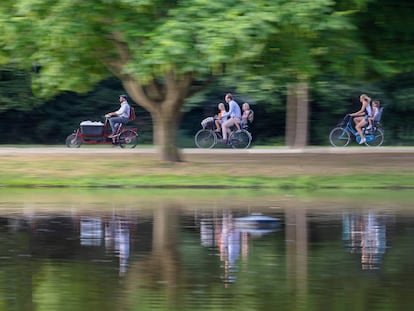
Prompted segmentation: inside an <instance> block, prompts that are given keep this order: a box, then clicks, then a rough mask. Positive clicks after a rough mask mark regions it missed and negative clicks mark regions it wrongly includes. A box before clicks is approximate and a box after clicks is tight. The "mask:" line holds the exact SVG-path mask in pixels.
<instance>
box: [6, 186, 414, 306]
mask: <svg viewBox="0 0 414 311" xmlns="http://www.w3.org/2000/svg"><path fill="white" fill-rule="evenodd" d="M0 194H1V196H0V310H88V311H90V310H100V311H103V310H412V306H413V305H414V208H413V206H412V197H411V194H409V193H407V192H402V194H401V195H400V194H397V195H395V193H380V194H379V195H377V196H374V197H372V198H368V199H365V200H364V199H358V198H352V197H353V196H352V195H345V196H342V197H339V198H338V197H335V196H331V195H330V194H328V195H326V196H321V195H319V194H318V195H313V194H310V195H309V194H307V195H305V196H302V195H300V196H297V195H295V194H293V195H292V194H277V195H272V194H269V193H265V194H255V195H253V194H249V195H246V194H241V193H238V192H230V193H229V192H226V193H225V194H224V193H217V192H212V191H210V192H208V191H207V192H203V191H199V192H197V193H191V191H190V192H185V193H174V194H173V193H172V192H168V191H163V190H159V192H155V193H150V194H148V193H147V194H144V193H143V192H139V191H137V192H134V191H129V192H126V191H122V190H107V191H96V192H88V193H86V194H85V193H76V192H75V193H74V192H70V191H69V192H67V191H65V192H59V191H56V190H55V191H54V192H52V193H50V192H48V191H47V190H30V191H26V192H19V193H11V194H10V193H8V192H6V191H2V192H0ZM410 197H411V199H410ZM393 198H394V199H393ZM252 215H254V216H255V217H258V216H261V217H262V216H263V217H271V221H269V222H266V223H257V222H251V221H246V219H245V218H244V217H247V216H252ZM267 219H269V218H267Z"/></svg>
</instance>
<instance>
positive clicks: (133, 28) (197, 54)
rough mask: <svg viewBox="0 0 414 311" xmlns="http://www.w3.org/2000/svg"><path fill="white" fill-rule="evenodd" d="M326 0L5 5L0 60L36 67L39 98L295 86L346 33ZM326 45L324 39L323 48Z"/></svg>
mask: <svg viewBox="0 0 414 311" xmlns="http://www.w3.org/2000/svg"><path fill="white" fill-rule="evenodd" d="M334 5H335V2H334V1H332V0H293V1H292V0H290V1H287V0H257V1H250V0H176V1H171V0H89V1H83V0H4V1H3V3H2V6H1V8H0V24H1V26H2V29H4V31H3V32H2V33H1V34H0V42H2V43H1V56H0V61H2V62H5V61H10V60H12V61H13V62H16V63H18V64H20V65H24V66H25V67H27V68H30V67H31V66H33V64H35V65H36V67H37V68H40V70H39V73H38V74H37V75H36V79H35V80H34V86H35V90H36V91H37V93H38V94H40V95H43V96H46V95H51V94H54V93H57V92H59V91H62V90H74V91H77V92H84V91H88V90H89V89H90V88H91V87H93V86H94V85H95V84H96V83H97V82H99V81H101V80H102V79H104V78H106V77H108V76H110V75H112V74H113V73H115V74H116V75H117V76H119V77H121V78H122V74H125V73H127V74H129V75H130V76H132V77H134V78H135V79H136V80H137V81H139V82H140V83H142V84H145V83H147V82H149V81H151V80H153V79H162V78H163V77H164V76H165V74H166V73H167V72H170V71H173V72H175V73H176V74H188V73H191V74H192V76H193V77H194V78H197V79H203V78H205V77H206V76H208V75H211V74H216V73H221V72H222V71H223V70H225V71H237V70H239V71H241V74H245V75H246V76H247V77H248V73H251V74H252V75H254V74H258V73H259V74H261V73H263V74H274V75H275V77H274V78H282V77H283V78H284V79H289V77H291V79H296V78H297V77H298V76H311V75H314V74H315V73H316V72H317V61H318V58H321V57H324V56H328V55H329V52H330V51H329V48H328V47H327V46H326V44H325V42H324V41H323V40H321V36H322V34H325V35H327V34H329V32H332V31H337V30H339V29H340V30H344V29H351V28H350V26H349V24H348V23H347V21H346V19H345V18H344V17H343V15H341V14H337V13H336V12H335V11H334ZM328 41H329V40H327V42H328Z"/></svg>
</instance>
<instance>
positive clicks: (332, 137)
mask: <svg viewBox="0 0 414 311" xmlns="http://www.w3.org/2000/svg"><path fill="white" fill-rule="evenodd" d="M350 141H351V135H350V134H349V132H348V131H347V130H346V129H345V128H343V127H335V128H334V129H333V130H332V131H331V132H330V133H329V142H330V143H331V145H332V146H334V147H345V146H348V144H349V142H350Z"/></svg>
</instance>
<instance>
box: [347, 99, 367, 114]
mask: <svg viewBox="0 0 414 311" xmlns="http://www.w3.org/2000/svg"><path fill="white" fill-rule="evenodd" d="M366 106H367V104H366V103H365V102H364V103H363V104H362V106H361V109H359V110H358V111H357V112H354V113H350V114H349V115H350V116H351V117H363V116H365V107H366Z"/></svg>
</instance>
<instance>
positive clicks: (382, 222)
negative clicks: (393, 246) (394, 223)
mask: <svg viewBox="0 0 414 311" xmlns="http://www.w3.org/2000/svg"><path fill="white" fill-rule="evenodd" d="M343 239H344V241H345V245H346V247H347V249H348V250H349V252H350V253H355V254H360V256H361V267H362V269H368V270H372V269H379V268H380V265H381V261H382V258H383V256H384V254H385V251H386V248H387V241H386V219H385V216H384V215H378V214H377V213H375V212H373V211H369V212H367V213H365V214H361V213H354V214H345V215H344V219H343Z"/></svg>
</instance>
